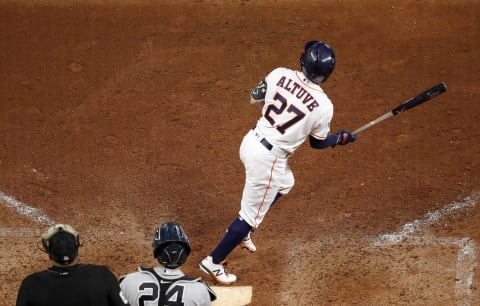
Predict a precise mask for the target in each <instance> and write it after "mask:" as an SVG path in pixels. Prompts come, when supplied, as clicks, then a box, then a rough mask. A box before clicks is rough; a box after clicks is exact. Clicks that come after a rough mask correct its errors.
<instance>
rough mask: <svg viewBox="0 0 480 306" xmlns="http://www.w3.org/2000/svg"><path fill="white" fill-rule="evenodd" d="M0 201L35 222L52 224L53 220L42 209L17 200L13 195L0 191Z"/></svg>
mask: <svg viewBox="0 0 480 306" xmlns="http://www.w3.org/2000/svg"><path fill="white" fill-rule="evenodd" d="M0 203H4V204H5V205H6V206H7V207H10V208H13V209H16V210H17V212H18V213H19V214H20V215H23V216H26V217H28V218H29V219H31V220H33V221H35V222H37V223H40V224H48V225H51V224H54V221H53V220H52V219H50V218H49V217H48V216H47V214H45V213H44V212H43V211H42V210H40V209H38V208H35V207H31V206H28V205H27V204H24V203H22V202H20V201H17V200H16V199H15V198H14V197H12V196H8V195H6V194H4V193H3V192H1V191H0Z"/></svg>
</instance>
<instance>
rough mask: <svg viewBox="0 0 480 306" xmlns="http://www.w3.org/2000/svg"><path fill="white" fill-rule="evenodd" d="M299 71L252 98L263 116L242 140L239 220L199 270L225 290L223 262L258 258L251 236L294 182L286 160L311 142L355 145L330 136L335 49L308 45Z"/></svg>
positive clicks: (280, 75)
mask: <svg viewBox="0 0 480 306" xmlns="http://www.w3.org/2000/svg"><path fill="white" fill-rule="evenodd" d="M300 68H301V70H300V71H296V70H291V69H287V68H277V69H274V70H273V71H272V72H270V73H269V74H268V75H267V76H266V77H265V78H264V79H263V80H262V81H261V82H260V83H259V84H258V85H257V86H256V87H255V88H254V89H253V90H252V92H251V94H250V96H251V103H252V104H253V105H255V106H257V107H258V109H259V110H260V111H261V113H262V116H261V117H260V119H259V120H258V121H257V123H256V126H255V127H254V128H253V129H251V130H249V131H248V133H247V134H246V135H245V136H244V138H243V141H242V143H241V146H240V159H241V161H242V162H243V164H244V166H245V174H246V179H245V186H244V189H243V195H242V201H241V209H240V212H239V217H238V218H236V219H235V220H234V221H233V222H232V223H231V224H230V226H229V228H228V230H227V232H226V234H225V236H224V237H223V239H222V240H221V241H220V243H219V244H218V245H217V247H216V248H215V249H214V250H213V252H212V253H211V254H210V255H209V256H207V257H206V258H205V259H203V260H202V262H201V263H200V268H201V269H202V270H203V271H205V272H206V273H209V274H210V275H211V276H212V277H213V278H214V280H215V281H216V282H217V283H219V284H223V285H229V284H232V283H233V282H235V281H236V280H237V278H236V276H235V275H233V274H230V273H228V272H227V271H226V270H225V262H224V261H225V258H226V257H227V256H228V254H230V252H231V251H232V250H233V249H234V248H235V247H236V246H237V245H240V246H241V247H243V248H245V249H247V250H249V251H251V252H254V251H255V250H256V247H255V245H254V244H253V242H252V239H251V231H253V230H255V229H257V228H258V227H259V225H260V224H261V223H262V221H263V218H264V217H265V214H266V213H267V211H268V210H269V209H270V207H271V205H272V204H274V203H275V202H276V201H277V200H278V199H279V198H280V197H281V196H282V195H285V194H287V193H288V192H289V191H290V190H291V189H292V187H293V185H294V183H295V180H294V176H293V173H292V170H291V169H290V166H289V164H288V159H289V158H290V157H291V156H292V155H293V154H294V152H295V150H297V148H298V147H299V146H300V145H301V144H302V143H304V142H305V140H306V139H307V138H308V139H309V143H310V146H311V147H312V148H314V149H325V148H329V147H334V146H336V145H337V144H338V145H345V144H347V143H349V142H352V141H355V140H356V136H355V135H353V134H352V133H350V132H348V131H345V130H340V131H338V132H337V133H334V134H329V132H330V122H331V120H332V117H333V104H332V102H331V101H330V99H329V98H328V96H327V95H326V94H325V92H324V91H323V89H322V88H321V87H320V84H321V83H324V82H325V81H326V80H327V79H328V77H329V76H330V74H331V73H332V72H333V70H334V68H335V54H334V52H333V49H332V48H331V47H330V46H329V45H328V44H326V43H324V42H321V41H316V40H315V41H309V42H308V43H307V44H306V45H305V48H304V51H303V53H302V54H301V55H300Z"/></svg>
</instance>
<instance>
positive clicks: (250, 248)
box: [240, 233, 257, 253]
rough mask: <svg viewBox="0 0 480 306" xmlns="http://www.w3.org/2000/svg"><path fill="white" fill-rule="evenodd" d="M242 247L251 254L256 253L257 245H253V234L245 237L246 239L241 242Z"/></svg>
mask: <svg viewBox="0 0 480 306" xmlns="http://www.w3.org/2000/svg"><path fill="white" fill-rule="evenodd" d="M240 246H241V247H242V248H243V249H245V250H247V251H250V252H252V253H253V252H255V251H256V250H257V247H256V246H255V244H254V243H253V240H252V235H251V233H248V235H247V236H245V238H243V240H242V241H241V242H240Z"/></svg>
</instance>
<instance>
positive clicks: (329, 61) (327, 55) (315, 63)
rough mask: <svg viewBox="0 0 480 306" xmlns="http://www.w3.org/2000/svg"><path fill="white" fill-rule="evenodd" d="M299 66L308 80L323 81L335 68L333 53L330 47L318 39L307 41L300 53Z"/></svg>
mask: <svg viewBox="0 0 480 306" xmlns="http://www.w3.org/2000/svg"><path fill="white" fill-rule="evenodd" d="M300 68H301V69H302V72H303V74H305V76H306V77H307V78H308V79H309V80H310V81H312V82H314V83H317V84H320V83H324V82H325V81H326V80H327V79H328V77H329V76H330V74H331V73H332V72H333V69H334V68H335V53H333V49H332V47H330V45H328V44H327V43H324V42H322V41H318V40H312V41H309V42H307V43H306V44H305V50H304V52H303V53H302V54H301V55H300Z"/></svg>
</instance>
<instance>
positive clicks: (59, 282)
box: [16, 224, 129, 306]
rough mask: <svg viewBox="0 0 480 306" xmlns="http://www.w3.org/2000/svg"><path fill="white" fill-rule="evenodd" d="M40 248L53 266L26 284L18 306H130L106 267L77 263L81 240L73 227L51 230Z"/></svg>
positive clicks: (115, 279)
mask: <svg viewBox="0 0 480 306" xmlns="http://www.w3.org/2000/svg"><path fill="white" fill-rule="evenodd" d="M38 246H39V248H40V249H41V250H42V251H45V252H46V253H48V256H49V258H50V261H51V262H52V266H51V267H50V268H48V269H47V270H44V271H40V272H35V273H32V274H30V275H28V276H27V277H26V278H25V279H24V280H23V282H22V284H21V286H20V289H19V291H18V296H17V304H16V305H17V306H66V305H68V306H89V305H95V306H117V305H119V306H120V305H123V306H124V305H129V304H128V302H127V300H126V299H125V298H124V297H123V294H122V292H121V290H120V286H119V284H118V280H117V278H116V277H115V275H114V274H113V273H112V272H111V271H110V270H109V269H108V268H107V267H105V266H99V265H91V264H80V263H78V259H77V255H78V248H79V247H80V246H81V240H80V236H79V235H78V233H77V231H76V230H75V229H74V228H73V227H72V226H70V225H68V224H56V225H53V226H51V227H49V228H48V229H47V231H46V232H45V233H44V234H43V235H42V237H41V238H40V240H39V241H38Z"/></svg>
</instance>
